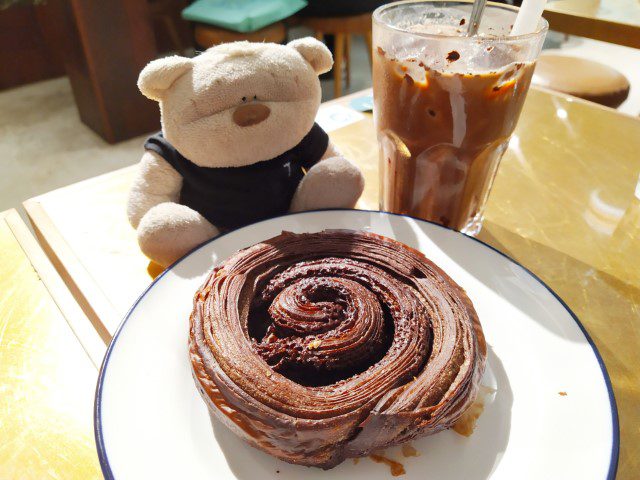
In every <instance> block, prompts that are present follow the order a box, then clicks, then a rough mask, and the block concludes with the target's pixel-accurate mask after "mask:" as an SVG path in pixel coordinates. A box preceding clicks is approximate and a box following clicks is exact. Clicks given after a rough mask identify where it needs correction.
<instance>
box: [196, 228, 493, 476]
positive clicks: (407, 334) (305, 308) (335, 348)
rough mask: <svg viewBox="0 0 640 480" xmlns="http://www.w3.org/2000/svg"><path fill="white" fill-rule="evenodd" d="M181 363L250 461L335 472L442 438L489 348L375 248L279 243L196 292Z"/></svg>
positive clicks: (436, 292)
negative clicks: (185, 360)
mask: <svg viewBox="0 0 640 480" xmlns="http://www.w3.org/2000/svg"><path fill="white" fill-rule="evenodd" d="M189 352H190V359H191V364H192V368H193V374H194V377H195V380H196V384H197V386H198V389H199V390H200V393H201V394H202V397H203V398H204V400H205V402H206V403H207V406H208V407H209V409H210V411H211V412H212V413H213V414H214V415H215V416H216V417H217V418H219V419H220V420H221V421H222V423H224V424H225V425H226V426H227V427H228V428H230V429H231V430H232V431H234V432H235V433H236V434H237V435H239V436H240V437H242V438H244V439H245V440H246V441H247V442H249V443H250V444H251V445H253V446H254V447H256V448H259V449H261V450H263V451H265V452H267V453H269V454H271V455H273V456H275V457H278V458H280V459H282V460H285V461H287V462H291V463H296V464H301V465H308V466H317V467H322V468H331V467H334V466H335V465H337V464H338V463H340V462H342V461H343V460H344V459H345V458H348V457H360V456H365V455H369V454H370V453H371V452H373V451H374V450H376V449H380V448H384V447H387V446H391V445H396V444H399V443H402V442H405V441H407V440H410V439H412V438H414V437H416V436H421V435H430V434H433V433H436V432H439V431H441V430H444V429H446V428H449V427H451V426H452V425H453V424H454V423H455V421H456V420H457V419H458V418H459V417H460V416H461V415H462V413H464V411H465V410H466V409H467V408H468V407H469V406H470V405H471V403H472V402H473V401H474V399H475V396H476V393H477V390H478V385H479V381H480V378H481V376H482V374H483V371H484V366H485V359H486V344H485V341H484V336H483V334H482V329H481V327H480V323H479V321H478V317H477V315H476V312H475V310H474V308H473V305H472V304H471V301H470V300H469V298H468V297H467V295H466V294H465V292H464V291H463V290H462V288H460V287H459V286H458V285H457V284H456V283H455V282H454V281H453V280H451V279H450V278H449V277H448V276H447V275H446V274H445V273H444V272H443V271H442V270H440V269H439V268H438V267H437V266H436V265H434V264H433V263H432V262H430V261H429V260H427V259H426V258H425V257H424V255H422V254H421V253H420V252H418V251H416V250H413V249H411V248H409V247H407V246H405V245H403V244H401V243H399V242H396V241H394V240H391V239H389V238H385V237H382V236H379V235H374V234H369V233H360V232H351V231H345V230H340V231H337V230H336V231H324V232H321V233H312V234H293V233H286V232H285V233H282V234H281V235H279V236H277V237H274V238H272V239H270V240H266V241H264V242H262V243H259V244H256V245H254V246H252V247H249V248H247V249H244V250H241V251H240V252H238V253H236V254H235V255H233V256H232V257H231V258H229V259H228V260H227V261H225V262H223V263H222V264H221V265H219V266H218V267H216V268H215V269H214V270H213V272H212V273H211V274H210V275H209V277H208V279H207V281H206V282H205V284H204V285H203V287H202V288H201V289H200V290H199V291H198V292H197V294H196V296H195V300H194V308H193V313H192V314H191V329H190V337H189Z"/></svg>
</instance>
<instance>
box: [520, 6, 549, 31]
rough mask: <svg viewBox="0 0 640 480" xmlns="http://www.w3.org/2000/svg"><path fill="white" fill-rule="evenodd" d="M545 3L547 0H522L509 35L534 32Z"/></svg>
mask: <svg viewBox="0 0 640 480" xmlns="http://www.w3.org/2000/svg"><path fill="white" fill-rule="evenodd" d="M546 4H547V0H524V1H523V2H522V6H521V7H520V11H519V12H518V16H517V17H516V21H515V23H514V24H513V28H512V29H511V35H526V34H527V33H533V32H535V31H536V28H537V27H538V22H539V21H540V17H541V16H542V12H543V10H544V7H545V5H546Z"/></svg>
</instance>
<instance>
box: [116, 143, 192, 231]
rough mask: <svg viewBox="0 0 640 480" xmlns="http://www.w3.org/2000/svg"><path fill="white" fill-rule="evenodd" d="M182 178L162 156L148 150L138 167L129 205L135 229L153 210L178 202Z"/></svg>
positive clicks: (128, 211)
mask: <svg viewBox="0 0 640 480" xmlns="http://www.w3.org/2000/svg"><path fill="white" fill-rule="evenodd" d="M181 189H182V176H181V175H180V174H179V173H178V172H176V171H175V170H174V169H173V167H172V166H171V165H169V164H168V163H167V161H166V160H165V159H163V158H162V157H161V156H160V155H158V154H157V153H155V152H152V151H149V150H147V151H146V152H145V153H144V155H142V159H141V160H140V164H139V167H138V173H137V175H136V178H135V179H134V181H133V186H132V187H131V191H130V192H129V201H128V203H127V216H128V217H129V223H131V225H132V226H133V228H138V224H139V223H140V220H141V219H142V217H143V216H144V215H145V213H147V212H148V211H149V210H150V209H151V208H153V207H155V206H156V205H159V204H161V203H165V202H177V201H178V199H179V197H180V190H181Z"/></svg>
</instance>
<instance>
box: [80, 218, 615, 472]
mask: <svg viewBox="0 0 640 480" xmlns="http://www.w3.org/2000/svg"><path fill="white" fill-rule="evenodd" d="M329 211H336V212H344V211H348V212H367V213H379V214H383V215H392V216H396V217H405V218H410V219H413V220H416V221H419V222H424V223H428V224H430V225H435V226H436V227H438V228H442V229H444V230H450V231H452V232H454V233H457V234H458V235H462V236H465V237H467V238H470V239H471V240H473V241H475V242H478V243H479V244H481V245H484V246H485V247H487V248H489V249H490V250H493V251H494V252H496V253H498V254H499V255H501V256H503V257H504V258H506V259H507V260H509V261H511V262H512V263H514V264H515V265H517V266H518V267H520V268H522V269H523V270H524V271H525V272H527V273H528V274H529V275H531V276H532V277H533V278H534V279H535V280H536V281H538V282H539V283H540V284H541V285H542V286H543V287H544V288H545V289H547V290H548V291H549V293H551V295H553V296H554V297H555V299H556V300H558V302H560V304H561V305H562V306H563V307H564V308H565V310H566V311H567V312H569V315H571V318H573V320H574V321H575V322H576V324H577V325H578V327H579V328H580V330H581V331H582V334H583V335H584V336H585V338H586V339H587V342H589V345H590V346H591V349H592V350H593V353H594V355H595V356H596V359H597V360H598V365H600V370H601V371H602V376H603V377H604V381H605V384H606V386H607V392H608V394H609V406H610V408H611V422H612V427H613V439H612V448H611V459H610V461H609V471H608V473H607V479H606V480H615V478H616V473H617V471H618V458H619V455H620V424H619V419H618V406H617V404H616V398H615V395H614V393H613V387H612V385H611V378H609V372H607V368H606V367H605V365H604V361H603V360H602V356H601V355H600V352H599V351H598V348H597V347H596V345H595V343H594V342H593V340H592V339H591V336H590V335H589V333H588V332H587V329H586V328H585V327H584V325H582V323H581V322H580V320H579V319H578V317H577V315H576V314H575V313H573V311H572V310H571V309H570V308H569V306H568V305H567V304H566V303H565V301H564V300H562V298H560V296H559V295H558V294H557V293H556V292H554V291H553V290H552V289H551V287H549V285H547V284H546V283H545V282H544V281H542V279H541V278H540V277H538V276H537V275H536V274H535V273H533V272H532V271H531V270H529V269H528V268H527V267H525V266H523V265H521V264H520V263H519V262H517V261H516V260H514V259H513V258H511V257H510V256H509V255H507V254H506V253H503V252H501V251H500V250H498V249H497V248H495V247H492V246H491V245H489V244H488V243H485V242H483V241H482V240H478V239H477V238H475V237H471V236H469V235H465V234H464V233H461V232H458V231H457V230H453V229H451V228H447V227H443V226H442V225H439V224H437V223H435V222H431V221H428V220H424V219H422V218H417V217H412V216H411V215H403V214H399V213H391V212H382V211H379V210H360V209H352V208H325V209H318V210H307V211H304V212H296V213H286V214H284V215H277V216H275V217H270V218H265V219H264V220H260V221H258V222H254V223H252V224H249V225H245V226H244V227H241V228H246V227H249V226H251V225H257V224H259V223H263V222H267V221H270V220H273V219H276V218H281V217H289V216H292V215H304V214H306V213H311V212H329ZM235 231H237V230H232V231H229V232H225V233H222V234H220V235H218V236H216V237H213V238H211V239H209V240H207V241H206V242H204V243H202V244H200V245H198V246H197V247H195V248H193V249H192V250H190V251H189V252H187V253H186V254H184V255H183V256H182V257H181V258H179V259H178V260H176V261H175V262H174V263H172V264H171V265H170V266H168V267H167V268H166V269H165V270H164V271H163V272H162V273H161V274H160V275H158V276H157V277H156V278H155V279H154V280H153V281H152V282H151V283H150V284H149V286H148V287H147V288H145V290H144V292H142V294H141V295H140V296H139V297H138V298H137V299H136V301H135V302H134V304H133V305H132V306H131V308H130V309H129V311H128V312H127V314H126V315H125V316H124V319H123V320H122V322H121V323H120V325H118V328H117V329H116V331H115V333H114V334H113V338H112V339H111V343H109V347H108V348H107V351H106V353H105V356H104V360H103V361H102V365H101V366H100V373H99V375H98V384H97V386H96V395H95V403H94V417H93V425H94V435H95V440H96V448H97V450H98V459H99V461H100V468H101V469H102V474H103V475H104V478H105V479H107V480H115V477H114V475H113V472H112V471H111V467H110V466H109V459H108V457H107V451H106V448H105V444H104V438H103V435H102V418H101V413H102V412H101V401H102V386H103V384H104V376H105V372H106V370H107V365H108V364H109V357H110V356H111V352H112V350H113V346H114V345H115V343H116V341H117V339H118V336H119V335H120V333H121V332H122V330H123V328H124V326H125V325H126V323H127V320H129V317H131V314H132V313H133V311H134V310H135V308H136V307H137V306H138V303H140V300H142V298H143V297H144V296H145V295H146V294H147V292H148V291H149V290H151V288H153V286H154V285H155V284H156V283H157V282H158V281H159V280H160V279H161V278H162V277H163V276H164V275H165V274H166V273H167V272H169V271H171V270H172V269H173V268H174V267H176V266H177V265H178V264H179V263H180V262H182V260H184V259H185V258H187V257H188V256H189V255H191V254H192V253H193V252H195V251H196V250H198V249H200V248H202V247H204V246H205V245H208V244H209V243H211V242H213V241H215V240H217V239H219V238H221V237H224V236H225V235H227V234H229V233H232V232H235Z"/></svg>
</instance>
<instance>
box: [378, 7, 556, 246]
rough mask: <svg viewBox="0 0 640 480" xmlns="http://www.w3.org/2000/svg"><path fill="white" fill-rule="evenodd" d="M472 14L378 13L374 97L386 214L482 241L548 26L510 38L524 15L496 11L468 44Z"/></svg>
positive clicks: (453, 10) (431, 10) (439, 10)
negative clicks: (495, 182) (503, 159)
mask: <svg viewBox="0 0 640 480" xmlns="http://www.w3.org/2000/svg"><path fill="white" fill-rule="evenodd" d="M469 13H470V4H469V3H466V2H415V3H400V4H391V5H387V6H385V7H382V8H381V9H379V10H378V11H376V13H375V14H374V49H373V50H374V51H373V90H374V105H375V108H374V113H375V122H376V130H377V135H378V142H379V147H380V181H381V184H380V208H381V209H382V210H385V211H391V212H396V213H403V214H408V215H412V216H417V217H420V218H424V219H426V220H430V221H433V222H437V223H439V224H442V225H444V226H447V227H451V228H454V229H456V230H462V231H465V232H467V233H470V234H475V233H477V232H478V231H479V229H480V224H481V221H482V213H483V209H484V205H485V203H486V200H487V197H488V195H489V190H490V188H491V184H492V182H493V179H494V177H495V174H496V171H497V168H498V165H499V162H500V158H501V157H502V154H503V153H504V151H505V149H506V148H507V145H508V142H509V138H510V136H511V134H512V133H513V130H514V128H515V126H516V122H517V120H518V116H519V115H520V111H521V110H522V105H523V103H524V99H525V97H526V93H527V90H528V88H529V84H530V82H531V76H532V74H533V69H534V62H535V59H536V57H537V55H538V53H539V51H540V47H541V44H542V40H543V38H544V30H545V28H542V34H539V35H535V34H534V35H533V36H528V37H530V38H521V37H507V38H503V37H502V35H503V34H506V33H508V29H509V28H510V25H511V24H512V23H513V19H514V18H515V11H514V10H513V9H511V8H508V7H504V8H503V7H498V6H490V7H488V8H487V12H486V13H485V18H484V19H483V24H482V26H481V30H480V32H481V36H479V37H466V36H465V32H466V28H465V27H464V25H465V23H466V21H467V20H468V18H469ZM430 14H433V15H432V16H430ZM509 22H510V23H509ZM542 22H544V21H542ZM503 24H504V25H503ZM501 25H503V26H502V27H501Z"/></svg>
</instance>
